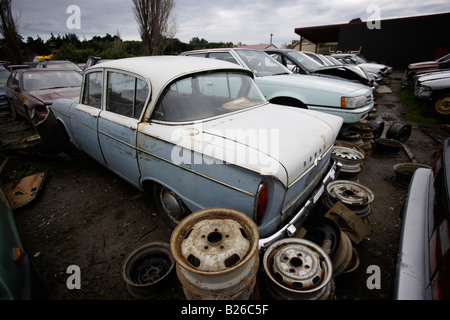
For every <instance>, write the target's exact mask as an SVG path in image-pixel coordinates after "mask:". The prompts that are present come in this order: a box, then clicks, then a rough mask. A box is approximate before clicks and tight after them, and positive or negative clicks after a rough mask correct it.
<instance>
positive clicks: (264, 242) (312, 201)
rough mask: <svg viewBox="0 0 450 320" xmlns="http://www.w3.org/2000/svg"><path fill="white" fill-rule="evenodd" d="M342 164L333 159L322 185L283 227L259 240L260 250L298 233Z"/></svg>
mask: <svg viewBox="0 0 450 320" xmlns="http://www.w3.org/2000/svg"><path fill="white" fill-rule="evenodd" d="M340 168H341V164H340V163H339V162H336V161H334V160H331V164H330V170H329V171H328V173H327V174H326V175H325V177H324V178H323V179H322V182H321V184H320V186H319V187H318V188H317V189H316V190H315V191H314V192H313V193H312V195H311V197H310V198H309V199H308V200H307V201H306V202H305V204H304V205H303V207H302V208H300V209H299V210H298V212H297V213H296V214H295V215H294V217H293V218H292V219H291V220H290V221H289V222H288V223H287V224H286V225H284V227H283V228H281V229H280V230H278V231H277V232H275V233H274V234H272V235H271V236H268V237H266V238H263V239H260V240H259V242H258V250H259V251H260V252H262V251H264V250H265V249H266V248H267V247H268V246H270V245H271V244H272V243H273V242H275V241H277V240H281V239H284V238H288V237H292V236H294V235H295V234H296V233H297V230H298V229H299V227H300V226H301V225H302V223H303V222H304V221H305V220H306V219H307V218H308V215H309V213H310V212H311V211H312V210H313V209H314V207H315V206H316V204H317V203H318V202H319V200H320V198H321V197H322V195H323V193H324V191H325V189H326V186H327V184H328V183H329V182H331V181H333V180H335V179H336V177H337V176H338V174H339V170H340Z"/></svg>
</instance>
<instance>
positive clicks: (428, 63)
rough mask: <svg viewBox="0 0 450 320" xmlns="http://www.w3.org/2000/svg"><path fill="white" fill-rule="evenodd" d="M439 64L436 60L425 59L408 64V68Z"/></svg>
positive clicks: (432, 66) (431, 66) (430, 66)
mask: <svg viewBox="0 0 450 320" xmlns="http://www.w3.org/2000/svg"><path fill="white" fill-rule="evenodd" d="M437 66H438V64H437V62H436V61H424V62H416V63H411V64H410V65H409V66H408V69H422V68H434V67H437Z"/></svg>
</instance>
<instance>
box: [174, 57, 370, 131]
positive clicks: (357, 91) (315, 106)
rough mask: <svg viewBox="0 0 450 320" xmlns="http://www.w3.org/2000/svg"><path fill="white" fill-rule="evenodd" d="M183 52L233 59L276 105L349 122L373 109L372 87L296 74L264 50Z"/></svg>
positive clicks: (361, 117)
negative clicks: (318, 112) (303, 109)
mask: <svg viewBox="0 0 450 320" xmlns="http://www.w3.org/2000/svg"><path fill="white" fill-rule="evenodd" d="M181 55H184V56H192V57H204V58H210V59H216V60H217V59H218V60H224V61H229V62H233V63H236V64H239V65H240V66H242V67H244V68H247V69H249V70H251V71H252V72H253V74H254V75H255V82H256V84H257V86H258V88H259V89H260V90H261V92H262V93H263V94H264V97H265V98H266V99H267V100H268V101H270V102H272V103H275V104H282V105H287V106H292V107H298V108H305V109H310V110H316V111H321V112H326V113H329V114H332V115H336V116H339V117H342V118H343V119H344V123H345V124H354V123H356V122H358V121H360V120H362V119H364V118H365V117H366V116H367V115H368V114H369V112H370V110H371V109H372V108H373V105H374V101H373V94H372V90H371V89H370V88H369V87H367V86H364V85H361V84H357V83H351V82H349V81H344V80H340V79H339V80H338V79H329V78H322V77H310V76H306V75H301V74H294V73H293V72H291V71H290V70H289V69H287V68H286V67H285V66H283V65H282V64H280V63H279V62H278V61H276V60H275V59H274V58H272V57H271V56H269V55H268V54H266V53H265V52H264V51H260V50H251V49H240V48H221V49H208V50H195V51H187V52H183V53H182V54H181Z"/></svg>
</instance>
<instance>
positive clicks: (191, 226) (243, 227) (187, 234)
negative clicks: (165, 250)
mask: <svg viewBox="0 0 450 320" xmlns="http://www.w3.org/2000/svg"><path fill="white" fill-rule="evenodd" d="M258 240H259V232H258V228H257V226H256V224H255V222H253V221H252V220H251V219H250V218H249V217H248V216H246V215H245V214H244V213H242V212H240V211H238V210H234V209H229V208H208V209H203V210H199V211H197V212H194V213H192V214H190V215H189V216H187V217H186V218H185V219H183V220H182V221H181V222H180V223H179V224H178V226H177V227H176V228H175V229H174V231H173V233H172V236H171V239H170V248H171V251H172V255H173V257H174V259H175V261H176V272H177V276H178V279H179V280H180V283H181V285H182V286H183V291H184V294H185V296H186V299H188V300H202V299H206V298H207V297H210V296H223V297H229V298H232V299H240V300H247V299H250V298H251V296H252V294H253V291H254V288H255V284H256V275H257V272H258V267H259V253H258Z"/></svg>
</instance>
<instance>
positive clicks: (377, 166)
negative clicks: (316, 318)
mask: <svg viewBox="0 0 450 320" xmlns="http://www.w3.org/2000/svg"><path fill="white" fill-rule="evenodd" d="M401 76H402V74H401V73H400V74H399V75H398V76H396V75H392V76H391V83H390V85H389V87H390V88H391V89H392V91H393V93H386V94H383V95H382V96H381V97H379V98H378V103H379V106H378V107H379V112H378V118H377V120H378V121H383V122H385V131H386V130H387V128H389V126H390V125H391V124H392V123H395V122H401V123H405V120H404V119H403V118H402V115H401V113H402V111H403V110H404V108H405V106H403V105H402V104H401V103H400V102H399V99H398V97H397V95H396V94H395V92H396V91H397V90H398V89H399V88H400V82H401V81H400V77H401ZM0 118H1V129H0V134H1V135H0V139H1V140H2V142H3V144H2V145H1V147H0V154H3V155H5V154H6V155H8V156H9V160H8V163H7V164H6V166H5V168H4V170H3V171H2V173H1V174H2V179H3V182H4V183H5V184H6V182H8V181H10V180H11V178H12V176H14V175H20V173H21V172H20V171H21V170H23V171H24V172H28V174H32V173H35V172H31V171H36V172H38V171H40V170H44V171H46V172H47V175H46V177H45V180H44V183H43V185H42V189H41V190H40V191H39V193H38V196H37V198H36V199H35V200H33V201H32V202H31V203H29V204H28V205H26V206H24V207H22V208H19V209H17V210H15V213H14V215H15V219H16V224H17V227H18V229H19V233H20V235H21V238H22V241H23V244H24V247H25V250H26V251H28V252H29V253H30V254H31V255H32V256H33V259H34V261H35V264H36V266H37V268H38V271H39V273H40V275H41V277H42V281H43V283H44V286H45V288H46V289H47V291H48V299H50V300H81V299H83V300H128V299H134V298H133V297H132V296H131V295H130V294H129V293H128V292H127V289H126V285H125V282H124V280H123V279H122V276H121V268H122V266H123V263H124V261H125V259H126V257H127V256H128V255H129V254H130V253H131V252H132V251H134V250H135V249H137V248H139V247H140V246H142V245H144V244H147V243H149V242H153V241H165V242H169V239H170V235H171V229H169V228H168V227H167V225H166V223H165V222H164V220H163V219H162V218H161V217H160V215H159V214H158V212H157V210H156V208H155V207H154V204H153V201H152V199H149V198H148V197H147V196H146V195H143V194H142V193H141V192H140V191H139V190H137V189H135V188H134V187H132V186H131V185H129V184H128V183H126V182H124V181H123V180H121V179H120V178H118V177H117V176H115V175H114V174H113V173H111V172H110V171H108V170H107V169H105V168H103V167H102V166H101V165H99V164H97V163H96V162H95V161H94V160H91V159H90V158H88V157H82V158H81V159H77V160H72V159H71V158H70V157H68V156H66V155H65V154H63V153H59V154H51V153H47V152H45V150H44V152H43V151H42V149H39V146H38V148H36V147H32V148H28V149H24V150H25V152H20V153H17V152H11V149H10V147H11V145H9V143H12V142H14V141H17V139H19V138H20V137H26V136H30V135H33V134H34V132H33V131H32V130H31V128H30V127H29V126H28V125H27V124H26V123H25V122H24V121H13V120H12V118H11V117H10V115H9V112H8V111H2V112H1V113H0ZM383 137H384V134H383ZM444 138H445V137H444V136H442V135H439V134H438V133H435V136H432V135H428V134H425V133H424V132H423V131H421V130H419V129H418V128H413V131H412V134H411V136H410V138H409V139H408V140H407V142H406V143H405V144H406V145H407V146H408V147H409V148H410V150H411V152H412V153H413V155H414V156H415V157H416V159H417V161H418V162H419V163H422V164H426V165H431V163H432V160H433V156H434V155H433V153H434V152H435V151H437V149H438V148H439V144H438V143H437V141H435V139H437V140H440V141H443V140H444ZM16 148H17V147H16ZM39 150H40V151H39ZM403 162H410V159H409V158H408V157H407V155H406V153H405V152H403V151H401V152H400V154H399V155H398V156H387V155H384V154H381V153H379V152H376V151H375V150H374V149H371V150H369V151H368V154H367V155H366V157H365V159H364V163H363V169H362V171H361V172H360V173H359V174H358V175H357V176H355V177H353V178H352V180H357V181H359V183H361V184H363V185H365V186H366V187H368V188H370V189H371V190H372V191H373V193H374V194H375V200H374V202H373V203H372V204H371V207H372V214H371V215H370V216H369V217H368V218H367V219H368V221H369V223H370V226H371V227H372V231H371V232H370V233H369V234H368V235H367V237H366V239H365V240H364V241H363V242H362V243H360V244H359V245H357V246H355V249H356V251H357V253H358V255H359V258H360V265H359V267H358V269H356V270H355V271H353V272H351V273H347V274H344V275H341V276H339V277H337V278H336V293H335V296H336V299H337V300H387V299H390V294H389V288H390V285H391V283H392V281H391V280H392V276H393V274H394V271H395V262H396V254H397V249H398V241H399V234H400V228H401V221H400V211H401V208H402V205H403V203H404V200H405V198H406V192H407V188H406V187H404V186H401V185H399V184H398V183H396V182H395V181H394V180H393V177H394V171H393V166H394V165H395V164H397V163H403ZM19 163H20V164H19ZM31 164H32V165H33V167H31ZM11 168H14V169H11ZM71 265H77V266H79V268H80V271H81V289H72V290H69V289H68V287H67V285H66V281H67V279H68V278H69V276H70V275H71V274H69V273H67V268H68V267H69V266H71ZM372 265H375V266H378V267H379V268H380V271H381V278H380V279H381V288H379V289H377V288H375V289H369V288H368V286H367V283H366V282H367V280H368V278H369V276H370V275H371V273H370V272H368V267H369V266H372ZM159 299H165V300H168V299H169V300H170V299H184V296H183V293H182V288H181V286H180V284H179V283H176V284H174V286H173V288H172V289H171V290H169V291H168V292H166V293H165V294H164V295H161V296H160V297H159Z"/></svg>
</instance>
